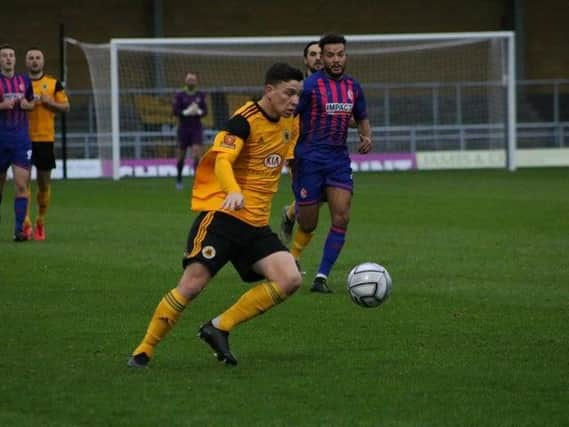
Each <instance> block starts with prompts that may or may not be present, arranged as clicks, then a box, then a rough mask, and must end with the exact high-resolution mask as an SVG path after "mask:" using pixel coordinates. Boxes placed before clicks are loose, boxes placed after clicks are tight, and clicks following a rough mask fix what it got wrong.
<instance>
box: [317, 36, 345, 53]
mask: <svg viewBox="0 0 569 427" xmlns="http://www.w3.org/2000/svg"><path fill="white" fill-rule="evenodd" d="M327 44H343V45H344V46H345V45H346V38H345V37H344V36H343V35H341V34H336V33H328V34H324V35H323V36H322V37H321V38H320V41H319V42H318V46H320V49H322V50H324V46H326V45H327Z"/></svg>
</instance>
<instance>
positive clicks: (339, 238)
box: [318, 226, 346, 277]
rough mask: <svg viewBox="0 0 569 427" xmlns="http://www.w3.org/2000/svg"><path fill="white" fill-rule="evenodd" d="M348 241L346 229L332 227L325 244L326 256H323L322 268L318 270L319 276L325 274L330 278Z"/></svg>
mask: <svg viewBox="0 0 569 427" xmlns="http://www.w3.org/2000/svg"><path fill="white" fill-rule="evenodd" d="M345 241H346V229H345V228H340V227H334V226H332V227H330V231H329V232H328V237H327V239H326V243H325V244H324V254H323V255H322V261H320V267H319V268H318V274H323V275H324V276H326V277H328V275H329V274H330V270H332V267H333V266H334V264H335V263H336V260H337V259H338V256H339V255H340V252H341V251H342V247H343V246H344V242H345Z"/></svg>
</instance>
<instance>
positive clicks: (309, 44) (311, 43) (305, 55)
mask: <svg viewBox="0 0 569 427" xmlns="http://www.w3.org/2000/svg"><path fill="white" fill-rule="evenodd" d="M315 44H318V40H312V41H311V42H308V43H306V46H304V57H305V58H306V57H307V56H308V49H310V46H313V45H315Z"/></svg>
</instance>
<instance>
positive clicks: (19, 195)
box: [12, 164, 30, 242]
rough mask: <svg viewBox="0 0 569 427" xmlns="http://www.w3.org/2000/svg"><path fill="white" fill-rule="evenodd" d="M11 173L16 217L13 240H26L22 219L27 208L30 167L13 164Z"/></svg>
mask: <svg viewBox="0 0 569 427" xmlns="http://www.w3.org/2000/svg"><path fill="white" fill-rule="evenodd" d="M12 173H13V175H14V214H15V217H16V224H15V227H14V240H15V241H16V242H23V241H26V240H28V237H27V236H26V235H25V234H24V219H25V218H26V212H27V209H28V183H29V180H30V169H29V168H27V167H20V166H17V165H15V164H13V165H12Z"/></svg>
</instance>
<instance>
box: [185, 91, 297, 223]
mask: <svg viewBox="0 0 569 427" xmlns="http://www.w3.org/2000/svg"><path fill="white" fill-rule="evenodd" d="M298 130H299V129H298V119H297V118H295V117H289V118H284V117H281V118H280V119H273V118H271V117H269V116H268V115H267V114H266V113H265V112H264V111H263V110H262V109H261V107H260V106H259V104H257V103H256V102H253V101H250V102H247V103H246V104H245V105H243V106H242V107H241V108H239V109H238V110H237V111H236V112H235V114H234V115H233V117H232V118H231V119H230V120H229V122H228V123H227V125H226V127H225V129H224V130H222V131H220V132H219V133H218V134H217V135H216V137H215V140H214V142H213V145H212V147H211V148H210V149H209V150H208V152H207V153H206V154H205V155H204V157H203V158H202V159H201V161H200V163H199V166H198V169H197V173H196V177H195V180H194V188H193V191H192V200H191V206H192V209H193V210H195V211H218V210H222V209H221V204H222V202H223V200H224V199H225V197H226V195H227V194H226V193H225V192H224V191H223V189H222V188H221V185H220V183H219V181H218V180H217V178H216V176H215V173H214V169H215V159H216V156H217V153H229V154H232V159H233V173H234V175H235V180H236V181H237V184H239V187H240V188H241V191H242V193H243V196H244V199H245V202H244V207H243V208H242V209H239V210H236V211H228V210H223V212H225V213H227V214H229V215H232V216H234V217H236V218H238V219H240V220H242V221H244V222H246V223H248V224H251V225H253V226H265V225H268V223H269V217H270V213H271V203H272V200H273V196H274V194H275V193H276V191H277V190H278V186H279V180H280V177H281V172H282V167H283V165H284V161H285V159H288V158H292V153H293V151H294V145H295V144H296V140H297V139H298Z"/></svg>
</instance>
